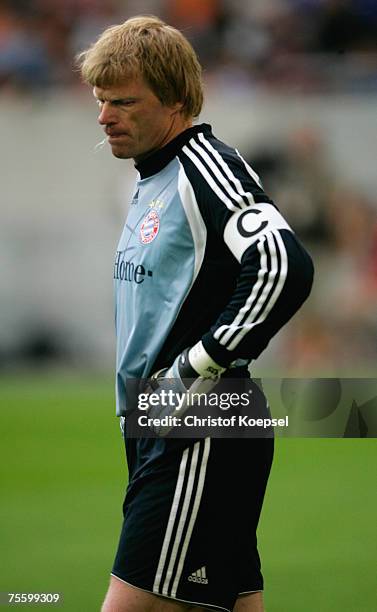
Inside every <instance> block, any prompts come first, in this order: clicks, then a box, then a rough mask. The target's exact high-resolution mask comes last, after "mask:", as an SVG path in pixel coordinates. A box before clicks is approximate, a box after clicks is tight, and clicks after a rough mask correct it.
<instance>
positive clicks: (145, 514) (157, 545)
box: [112, 438, 273, 612]
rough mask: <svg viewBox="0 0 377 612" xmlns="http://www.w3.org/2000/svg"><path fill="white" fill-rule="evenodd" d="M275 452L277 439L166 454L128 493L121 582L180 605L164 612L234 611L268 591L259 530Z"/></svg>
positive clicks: (118, 565) (200, 444) (200, 445)
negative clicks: (242, 598) (241, 600)
mask: <svg viewBox="0 0 377 612" xmlns="http://www.w3.org/2000/svg"><path fill="white" fill-rule="evenodd" d="M152 443H154V441H153V440H152V441H151V444H152ZM146 445H147V442H145V443H144V447H145V448H144V447H143V450H144V451H145V450H146ZM169 449H170V451H172V449H171V446H170V445H169ZM169 449H168V448H167V450H169ZM147 450H148V449H147ZM152 450H153V451H156V449H154V448H153V449H152ZM272 450H273V441H272V440H231V439H229V440H216V439H213V440H211V439H209V438H206V439H202V440H200V441H195V442H194V443H193V444H190V445H189V446H187V447H186V445H185V446H183V449H182V448H181V450H180V452H179V453H178V454H177V453H176V452H175V450H174V452H170V453H169V455H168V454H167V453H166V457H165V455H164V456H162V457H161V460H160V462H159V463H158V465H157V467H156V469H154V470H153V473H150V472H151V468H150V467H149V472H146V476H145V478H144V479H143V478H138V479H137V480H135V482H134V483H131V484H132V486H131V487H129V490H128V492H127V496H126V501H125V506H124V510H125V520H124V524H123V528H122V533H121V538H120V542H119V547H118V552H117V555H116V559H115V562H114V567H113V570H112V574H113V576H114V578H115V579H116V578H118V579H119V580H120V581H123V583H125V584H126V585H128V586H130V587H135V588H138V589H140V590H141V592H142V593H145V592H146V593H147V594H149V596H152V597H153V599H152V600H148V601H152V602H156V601H157V602H160V601H163V602H165V601H167V602H169V600H170V601H171V600H173V601H172V602H171V603H172V604H175V605H178V606H179V607H178V608H174V607H173V608H169V607H167V604H166V605H165V608H161V609H162V610H165V609H166V610H170V609H171V610H180V609H182V610H184V609H187V608H184V607H182V603H179V602H185V603H186V604H187V605H188V606H190V605H191V606H192V607H194V606H197V607H199V608H200V607H204V606H207V609H217V610H225V611H231V610H233V608H234V606H235V602H236V599H237V597H238V596H239V594H241V593H246V592H247V593H250V592H252V591H253V592H254V591H260V590H262V589H263V578H262V575H261V571H260V561H259V555H258V550H257V542H256V527H257V523H258V519H259V512H260V509H261V505H262V501H263V495H264V489H265V486H266V482H267V478H268V473H269V469H270V465H271V459H272ZM144 454H146V453H145V452H144ZM172 466H175V467H174V470H173V471H172V469H173V467H172ZM118 590H120V587H119V589H118ZM159 596H161V597H164V598H168V599H161V598H159ZM129 597H137V596H136V595H132V594H131V595H129ZM138 597H139V598H140V597H141V595H139V596H138ZM155 597H157V600H156V599H154V598H155ZM155 605H158V604H157V603H156V604H155ZM120 609H122V608H120ZM151 609H152V610H153V611H154V608H151ZM157 609H159V608H157ZM251 610H252V608H251ZM143 612H145V611H144V610H143ZM258 612H259V611H258Z"/></svg>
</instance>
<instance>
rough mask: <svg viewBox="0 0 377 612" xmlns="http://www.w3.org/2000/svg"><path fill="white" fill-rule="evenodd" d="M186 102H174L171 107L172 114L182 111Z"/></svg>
mask: <svg viewBox="0 0 377 612" xmlns="http://www.w3.org/2000/svg"><path fill="white" fill-rule="evenodd" d="M183 106H184V103H183V102H176V103H175V104H173V105H172V106H171V107H170V108H171V114H172V115H176V114H178V113H181V112H182V109H183Z"/></svg>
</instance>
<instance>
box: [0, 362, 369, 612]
mask: <svg viewBox="0 0 377 612" xmlns="http://www.w3.org/2000/svg"><path fill="white" fill-rule="evenodd" d="M0 403H1V468H0V469H1V506H0V526H1V527H0V530H1V534H0V549H1V561H2V564H1V565H2V568H1V572H0V591H9V592H12V591H16V592H45V593H46V592H61V593H62V594H63V598H64V602H63V605H62V606H60V607H59V609H64V610H69V611H72V612H76V611H77V612H81V611H82V610H93V611H94V610H99V609H100V604H101V601H102V598H103V595H104V592H105V590H106V587H107V583H108V574H109V570H110V568H111V564H112V560H113V556H114V553H115V548H116V545H117V540H118V535H119V530H120V526H121V520H122V517H121V502H122V498H123V494H124V489H125V486H126V479H127V473H126V468H125V462H124V452H123V446H122V441H121V435H120V431H119V426H118V421H117V419H116V418H115V417H114V398H113V383H112V380H111V379H110V378H107V379H106V378H101V377H98V376H95V375H93V376H89V375H84V374H82V375H79V374H78V375H76V376H72V375H61V374H59V375H57V374H51V373H50V374H45V375H38V376H34V377H33V376H31V375H30V376H23V377H21V376H8V377H3V378H1V379H0ZM375 466H376V440H352V439H348V440H343V439H322V440H320V439H310V440H309V439H303V440H294V439H279V440H277V444H276V453H275V462H274V466H273V471H272V475H271V479H270V483H269V488H268V492H267V495H266V501H265V506H264V510H263V515H262V519H261V523H260V529H259V546H260V552H261V556H262V561H263V569H264V576H265V582H266V594H265V601H266V609H267V612H318V611H321V612H338V611H339V612H375V611H376V610H377V597H376V593H377V591H376V554H375V545H376V501H377V492H376V486H375ZM250 467H251V469H252V466H250ZM242 469H245V466H242ZM226 479H227V475H225V474H224V487H226ZM140 545H143V543H142V542H141V543H140ZM22 607H23V608H24V607H25V606H22ZM45 607H47V606H45Z"/></svg>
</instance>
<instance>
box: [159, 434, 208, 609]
mask: <svg viewBox="0 0 377 612" xmlns="http://www.w3.org/2000/svg"><path fill="white" fill-rule="evenodd" d="M202 443H203V441H202V440H199V441H198V442H196V443H195V444H194V447H193V452H192V456H191V460H190V463H189V466H188V469H189V473H188V479H187V484H186V487H185V488H183V483H184V480H185V474H186V471H187V462H188V455H189V449H186V450H185V451H184V452H183V455H182V459H181V463H180V466H179V474H178V479H177V484H176V488H175V492H174V498H173V503H172V507H171V511H170V515H169V520H168V525H167V528H166V532H165V538H164V542H163V545H162V549H161V554H160V559H159V563H158V567H157V572H156V576H155V580H154V583H153V592H154V593H158V594H161V595H165V596H172V597H175V596H176V593H177V588H178V583H179V580H180V577H181V575H182V570H183V565H184V561H185V558H186V553H187V549H188V546H189V543H190V538H191V534H192V531H193V528H194V525H195V521H196V517H197V514H198V511H199V506H200V500H201V497H202V493H203V487H204V479H205V474H206V469H207V462H208V455H209V450H210V443H211V440H210V438H205V440H204V452H203V456H202V458H201V460H200V461H198V458H199V450H200V445H201V444H202ZM197 470H199V474H198V479H197V486H196V487H195V486H194V483H195V475H196V473H197ZM192 498H193V499H194V503H193V507H192V510H191V514H189V507H190V501H191V499H192ZM181 499H183V505H182V508H181V511H180V513H179V515H178V507H179V504H180V501H181ZM177 520H178V527H177V531H176V534H175V537H174V540H172V534H173V529H174V525H175V523H176V521H177ZM187 524H188V527H187V529H186V534H185V535H184V530H185V525H187ZM182 542H183V547H182V550H181V553H180V556H179V562H178V566H177V569H176V571H175V572H174V566H175V564H176V560H177V555H178V551H179V549H180V547H181V544H182ZM171 543H172V544H173V546H172V548H171V552H170V555H169V556H168V550H169V547H170V544H171ZM165 568H167V571H166V577H165V580H164V584H163V586H162V589H161V578H162V575H163V572H164V569H165ZM172 580H173V587H172V590H171V591H172V592H171V593H170V592H169V591H170V589H169V585H170V583H171V581H172Z"/></svg>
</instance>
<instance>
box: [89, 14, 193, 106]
mask: <svg viewBox="0 0 377 612" xmlns="http://www.w3.org/2000/svg"><path fill="white" fill-rule="evenodd" d="M78 62H79V65H80V69H81V74H82V77H83V79H84V81H85V82H86V83H89V84H90V85H92V86H93V87H101V88H103V89H106V88H108V87H113V86H119V85H121V84H122V83H125V82H126V81H127V79H130V78H135V77H137V76H141V77H142V78H143V79H144V81H145V82H146V83H147V85H149V87H150V88H151V90H152V91H153V93H154V94H155V95H156V96H157V98H158V99H159V100H160V101H161V102H162V104H165V105H167V106H173V105H174V104H176V103H177V102H181V103H182V105H183V106H182V113H183V114H184V115H185V116H186V117H197V116H198V115H199V113H200V111H201V108H202V105H203V88H202V78H201V75H202V69H201V66H200V64H199V61H198V58H197V56H196V53H195V51H194V49H193V48H192V46H191V44H190V43H189V42H188V40H187V39H186V38H185V37H184V36H183V34H181V32H179V31H178V30H176V29H175V28H173V27H171V26H169V25H167V24H166V23H164V22H163V21H161V19H159V18H158V17H154V16H138V17H133V18H131V19H128V20H127V21H125V22H124V23H122V24H120V25H116V26H112V27H110V28H108V29H107V30H105V31H104V32H103V33H102V34H101V36H100V37H99V38H98V40H97V41H96V42H95V43H94V44H93V45H91V47H89V49H87V50H86V51H84V52H83V53H80V55H79V56H78Z"/></svg>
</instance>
